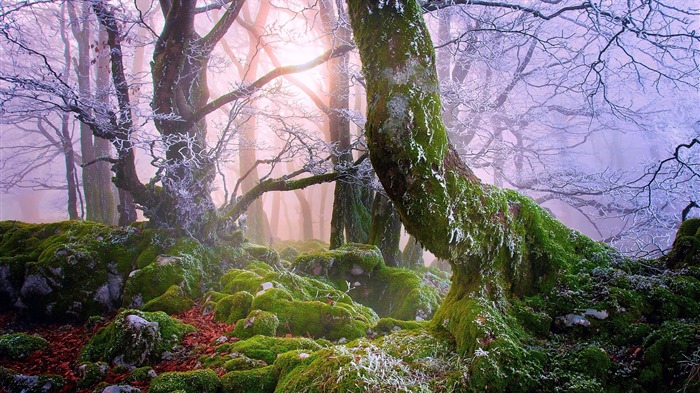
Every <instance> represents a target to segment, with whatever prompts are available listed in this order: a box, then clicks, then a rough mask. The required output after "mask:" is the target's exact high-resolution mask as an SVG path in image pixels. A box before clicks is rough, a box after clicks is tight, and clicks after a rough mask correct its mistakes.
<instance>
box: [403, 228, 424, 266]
mask: <svg viewBox="0 0 700 393" xmlns="http://www.w3.org/2000/svg"><path fill="white" fill-rule="evenodd" d="M423 265H425V261H424V260H423V247H422V246H421V245H420V243H419V242H418V240H416V238H415V237H413V235H411V236H409V238H408V242H407V243H406V246H405V247H404V248H403V252H402V253H401V267H405V268H407V269H414V268H416V267H418V266H423Z"/></svg>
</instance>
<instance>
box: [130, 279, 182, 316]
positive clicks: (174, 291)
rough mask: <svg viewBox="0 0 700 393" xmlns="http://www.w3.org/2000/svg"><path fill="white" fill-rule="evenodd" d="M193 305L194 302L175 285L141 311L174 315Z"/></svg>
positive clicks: (144, 306) (149, 302)
mask: <svg viewBox="0 0 700 393" xmlns="http://www.w3.org/2000/svg"><path fill="white" fill-rule="evenodd" d="M193 305H194V300H192V299H190V298H189V297H187V295H186V294H185V291H183V290H182V288H180V287H179V286H177V285H172V286H170V288H168V289H167V290H166V291H165V293H163V294H162V295H160V296H158V297H157V298H155V299H151V300H150V301H148V303H146V304H144V305H143V307H141V309H142V310H143V311H163V312H164V313H166V314H170V315H174V314H179V313H181V312H184V311H187V310H189V309H190V308H192V306H193Z"/></svg>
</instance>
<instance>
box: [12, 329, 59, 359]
mask: <svg viewBox="0 0 700 393" xmlns="http://www.w3.org/2000/svg"><path fill="white" fill-rule="evenodd" d="M48 345H49V343H48V342H47V341H46V340H44V339H43V338H41V337H39V336H32V335H29V334H24V333H11V334H5V335H2V336H0V359H11V360H13V359H21V358H23V357H26V356H28V355H30V354H31V353H32V352H34V351H40V350H43V349H45V348H46V347H47V346H48Z"/></svg>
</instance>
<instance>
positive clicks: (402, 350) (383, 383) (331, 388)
mask: <svg viewBox="0 0 700 393" xmlns="http://www.w3.org/2000/svg"><path fill="white" fill-rule="evenodd" d="M300 355H302V353H299V352H290V353H288V354H285V355H282V356H280V357H279V358H278V359H277V361H276V362H275V364H274V367H275V369H276V371H277V373H278V374H279V375H280V378H279V382H278V385H277V390H276V391H277V392H399V391H411V392H448V391H462V390H457V387H456V385H457V384H456V383H454V381H448V380H447V379H446V378H445V375H446V374H448V373H450V372H452V373H455V374H461V375H463V376H464V375H467V374H466V373H467V370H466V368H465V367H464V362H463V361H462V360H461V359H460V358H459V357H458V356H457V354H456V353H454V352H453V351H451V350H450V347H449V343H448V342H446V341H443V340H441V339H438V338H436V337H434V336H432V335H430V334H428V333H427V332H426V331H425V330H422V329H418V330H414V331H400V332H397V333H394V334H391V335H389V336H385V337H383V338H382V339H380V340H378V341H374V342H373V341H368V340H364V339H361V340H358V341H356V342H354V343H353V344H351V345H348V346H335V347H331V348H328V349H323V350H320V351H317V352H314V353H312V354H308V353H304V354H303V355H304V356H301V357H300ZM319 381H323V382H319Z"/></svg>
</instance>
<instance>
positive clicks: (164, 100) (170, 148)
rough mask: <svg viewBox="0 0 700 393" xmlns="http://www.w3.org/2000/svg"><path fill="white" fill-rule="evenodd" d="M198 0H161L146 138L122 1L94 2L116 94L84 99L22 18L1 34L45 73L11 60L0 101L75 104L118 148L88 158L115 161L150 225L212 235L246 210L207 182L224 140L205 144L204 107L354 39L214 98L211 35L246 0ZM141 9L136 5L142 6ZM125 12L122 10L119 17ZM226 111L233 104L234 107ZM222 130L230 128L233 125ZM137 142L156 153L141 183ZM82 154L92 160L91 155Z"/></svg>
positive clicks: (229, 100)
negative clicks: (207, 19)
mask: <svg viewBox="0 0 700 393" xmlns="http://www.w3.org/2000/svg"><path fill="white" fill-rule="evenodd" d="M195 3H196V2H195V1H183V2H177V3H170V2H161V4H160V9H161V11H162V12H163V15H164V16H165V22H164V26H163V30H162V32H161V33H160V34H157V36H156V38H155V48H154V51H153V62H152V70H151V71H152V72H151V75H152V78H153V81H152V86H153V96H152V99H151V107H152V108H153V113H152V114H151V115H147V116H146V117H145V118H144V120H145V121H150V120H152V121H153V124H154V126H155V129H156V130H157V134H156V138H155V139H151V140H150V141H147V140H146V139H138V138H137V137H136V133H137V131H139V127H140V123H136V119H138V118H137V117H135V116H136V115H139V116H140V115H142V113H134V107H133V106H132V104H131V101H130V100H131V94H130V91H129V89H130V87H132V85H130V83H129V78H127V74H126V67H125V64H124V56H125V54H126V53H127V52H126V48H124V47H123V46H122V45H123V44H124V43H127V42H128V40H127V37H126V36H125V35H124V30H123V29H122V28H121V27H120V26H122V25H126V26H129V23H132V21H131V20H129V19H128V18H127V17H128V15H129V13H128V12H127V11H128V10H126V9H124V8H120V9H115V8H113V7H111V6H109V5H108V4H106V3H104V2H101V1H92V2H90V4H91V7H92V9H93V11H94V12H95V14H96V15H97V19H98V21H99V23H100V25H101V26H102V27H103V28H104V29H105V31H106V33H107V41H106V43H105V46H104V47H103V48H102V50H106V51H107V52H108V53H109V54H110V64H111V77H112V94H111V100H110V102H109V104H107V103H106V102H102V103H96V102H94V101H89V100H86V99H85V95H84V94H82V95H81V94H80V92H79V91H76V90H75V89H74V88H73V86H71V84H70V82H69V81H68V80H67V79H66V78H65V77H64V75H62V74H61V72H59V71H57V70H56V68H55V66H54V65H53V64H52V62H51V59H49V58H48V57H47V56H46V55H44V54H43V53H42V52H41V51H40V50H36V49H34V48H33V47H32V43H31V42H27V41H26V40H24V39H23V37H21V35H20V34H18V30H16V29H17V28H18V26H10V28H7V29H4V30H3V35H4V38H5V41H6V43H7V44H8V45H11V46H12V48H13V49H14V50H16V51H17V53H22V54H23V55H24V56H28V57H31V58H35V59H37V60H38V63H39V64H40V65H41V67H42V68H41V71H42V75H41V78H40V79H37V78H32V77H26V76H22V75H19V74H15V73H13V72H12V71H11V70H10V72H6V73H3V75H2V76H0V80H2V81H3V83H4V84H5V86H7V87H8V88H7V89H6V90H4V92H3V93H4V94H5V96H4V97H5V100H6V102H9V101H10V100H12V99H17V98H18V97H20V96H25V97H27V96H28V97H30V98H33V99H42V100H43V101H42V103H43V104H44V105H45V106H46V107H47V108H51V109H55V110H60V111H63V112H72V113H74V114H76V116H77V117H78V118H79V119H80V120H81V121H82V122H83V123H84V124H86V125H88V126H89V127H90V129H91V130H92V133H93V135H95V136H96V137H101V138H104V139H107V140H109V141H110V142H111V143H112V145H113V146H114V148H115V150H116V154H117V156H116V157H96V158H95V160H94V161H95V162H98V161H109V162H111V163H112V170H113V172H114V175H115V176H114V181H115V184H116V185H117V187H119V188H120V189H122V190H124V191H127V192H128V193H129V194H130V195H131V196H132V197H133V199H134V202H136V203H137V204H138V205H139V206H140V207H141V208H142V209H143V210H144V214H145V215H146V216H147V217H148V218H150V220H151V222H152V223H153V224H154V225H156V226H160V227H169V228H174V229H177V230H178V231H181V233H186V234H190V235H192V236H195V237H198V238H200V239H203V240H206V239H209V240H211V239H214V238H215V237H216V229H217V227H219V226H221V227H227V225H231V224H232V221H235V219H236V218H237V216H236V215H237V214H238V215H240V214H242V213H243V212H242V211H241V209H240V208H236V207H235V206H237V205H238V204H233V205H230V204H229V205H227V206H225V208H226V211H219V210H218V209H217V207H216V206H215V205H214V203H213V201H212V199H211V192H212V188H211V186H212V183H213V180H214V177H215V174H216V169H215V168H216V165H215V162H214V159H215V158H216V157H217V155H218V154H219V153H220V152H221V151H222V149H223V145H224V143H215V144H214V146H209V145H208V141H207V127H208V125H207V122H206V119H207V116H209V115H210V114H212V113H213V112H215V111H217V110H218V109H220V108H224V107H225V106H227V105H230V104H235V103H236V102H237V101H239V100H242V99H245V98H246V97H250V96H251V95H253V94H254V93H255V92H257V91H259V90H260V89H261V88H262V87H264V86H265V85H266V84H268V83H270V82H271V81H273V80H275V79H276V78H277V77H279V76H283V75H286V74H290V73H294V72H301V71H304V70H308V69H310V68H313V67H315V66H317V65H319V64H322V63H324V62H326V61H327V60H328V59H329V58H332V57H334V56H338V55H340V54H342V53H344V52H347V51H348V50H350V49H351V46H349V45H345V46H342V47H339V48H333V49H331V50H329V51H327V52H325V53H323V54H321V55H320V56H317V57H316V58H314V59H311V60H310V61H308V62H305V63H303V64H298V65H293V66H281V67H277V68H275V69H273V70H271V71H270V72H268V73H266V74H265V75H263V76H261V77H259V78H257V79H255V80H253V81H250V82H249V83H244V84H241V85H239V87H237V88H235V89H233V90H232V91H229V92H228V93H225V94H223V95H222V96H220V97H218V98H216V99H214V100H210V99H209V92H208V86H207V80H206V78H207V70H208V68H207V66H208V62H209V61H210V59H211V55H212V52H213V50H214V48H215V46H216V44H217V43H218V42H219V40H220V39H221V38H222V37H223V35H224V34H225V33H226V31H227V30H228V29H229V28H230V27H231V26H232V24H233V22H234V21H235V20H236V18H238V15H239V12H240V10H241V7H242V6H243V2H242V1H239V2H231V3H228V4H226V5H220V4H212V5H210V6H204V7H203V8H197V7H196V4H195ZM33 6H38V5H36V4H25V5H23V6H19V7H18V8H17V9H12V10H11V11H10V12H9V13H7V14H5V17H11V16H14V15H17V14H16V12H20V11H22V12H24V11H30V10H31V8H32V7H33ZM221 7H223V8H224V9H225V10H224V12H223V15H222V16H221V17H220V18H218V19H217V20H216V21H215V23H214V24H213V26H211V27H210V28H208V32H207V33H206V34H204V35H200V34H198V33H197V32H196V29H195V19H196V17H197V16H198V15H202V14H204V13H206V12H208V11H210V10H212V9H214V8H221ZM137 11H138V12H139V13H140V12H141V11H142V10H137ZM122 16H123V17H124V18H126V19H123V20H122V19H120V18H122ZM136 22H137V23H143V18H141V17H139V18H136ZM146 27H147V28H150V26H147V25H146ZM234 107H235V105H234ZM230 113H238V112H236V111H235V110H232V111H231V112H230ZM139 121H140V120H139ZM224 134H225V135H228V136H230V134H231V133H230V132H229V133H226V132H224ZM291 139H292V140H296V141H298V140H299V138H291ZM225 140H226V137H222V138H219V139H218V141H219V142H222V141H225ZM142 146H143V147H145V148H146V149H147V150H148V151H150V152H151V153H152V157H153V159H152V164H153V165H155V167H156V173H155V176H154V177H153V178H152V179H151V180H150V181H149V182H147V183H144V182H142V181H141V180H140V178H139V173H138V171H137V167H136V149H137V148H140V147H142ZM322 161H325V160H320V162H318V163H316V164H314V163H313V162H312V163H309V164H308V165H307V166H306V167H305V168H304V170H301V171H297V172H296V175H297V176H298V175H300V174H303V173H309V172H312V171H313V170H314V168H315V167H316V166H317V164H322V163H323V162H322ZM86 164H87V165H91V164H93V162H86ZM334 176H335V175H333V176H323V174H322V173H319V176H318V177H316V178H314V180H313V181H310V180H305V181H304V182H302V183H294V182H292V181H290V177H289V176H283V177H282V178H279V179H275V180H274V182H273V183H274V184H275V185H274V187H272V186H270V182H265V181H261V182H260V184H259V185H263V184H265V187H268V188H270V187H272V188H275V187H277V188H279V189H284V188H289V189H293V188H295V184H296V185H298V186H306V185H308V184H313V182H318V181H328V179H329V178H334ZM266 180H270V181H272V180H273V179H266ZM275 182H276V183H275ZM265 187H262V189H265ZM260 189H261V188H255V189H254V190H250V192H252V193H253V194H255V193H257V192H259V191H260ZM258 195H259V194H258ZM243 199H244V200H246V199H245V197H244V198H243ZM246 206H247V205H246Z"/></svg>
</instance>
